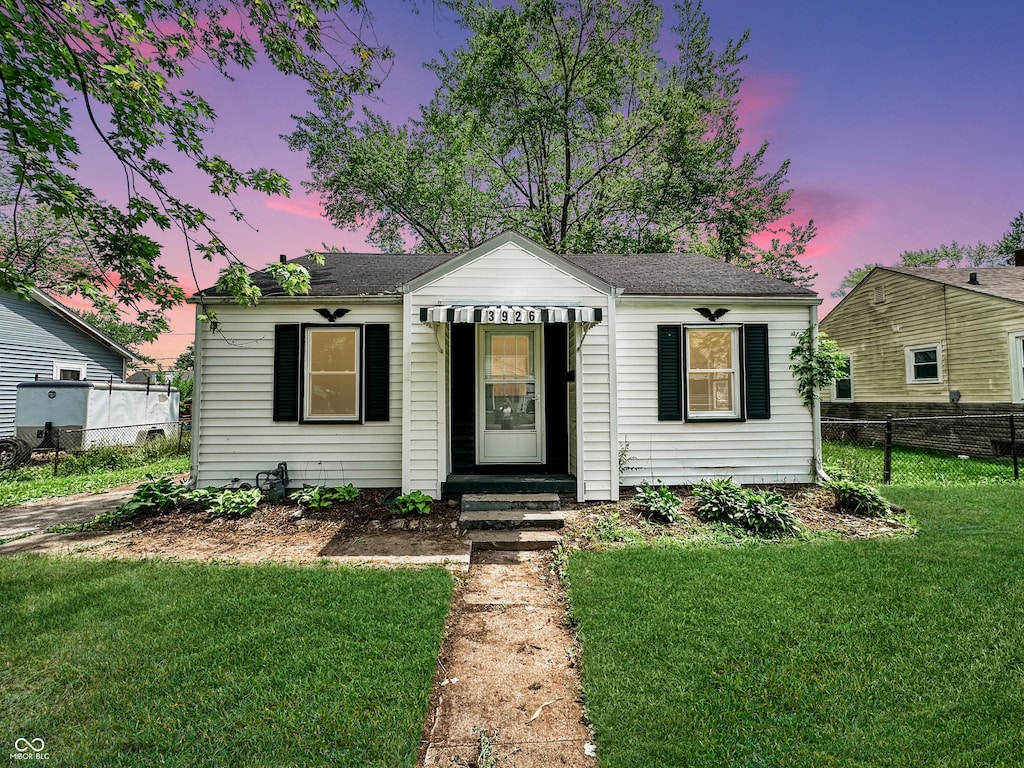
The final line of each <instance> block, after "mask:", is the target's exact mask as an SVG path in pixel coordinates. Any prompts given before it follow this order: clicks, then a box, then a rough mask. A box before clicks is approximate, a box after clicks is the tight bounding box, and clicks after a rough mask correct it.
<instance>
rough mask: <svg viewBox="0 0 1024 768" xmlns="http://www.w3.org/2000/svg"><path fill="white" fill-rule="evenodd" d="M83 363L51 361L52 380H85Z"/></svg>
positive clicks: (84, 365)
mask: <svg viewBox="0 0 1024 768" xmlns="http://www.w3.org/2000/svg"><path fill="white" fill-rule="evenodd" d="M86 367H87V366H86V364H85V363H70V362H67V361H64V360H54V361H53V379H54V381H85V371H86Z"/></svg>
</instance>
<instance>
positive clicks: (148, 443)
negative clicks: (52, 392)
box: [0, 420, 191, 476]
mask: <svg viewBox="0 0 1024 768" xmlns="http://www.w3.org/2000/svg"><path fill="white" fill-rule="evenodd" d="M190 430H191V423H190V422H189V421H188V420H183V421H168V422H159V423H154V424H130V425H121V426H116V427H92V428H88V429H84V428H79V427H50V426H49V425H48V426H47V427H46V428H45V429H41V430H39V431H38V433H35V434H31V435H28V436H27V437H16V438H5V439H4V440H2V441H0V443H2V445H0V469H17V468H18V467H20V466H23V465H25V464H27V463H29V462H30V461H36V462H40V461H43V462H52V463H53V474H54V476H56V475H57V474H59V472H60V467H61V464H62V463H66V462H67V461H68V460H69V458H73V460H76V461H78V463H81V464H83V466H85V465H88V464H89V462H90V461H93V460H95V463H96V464H97V465H98V466H104V465H107V464H110V465H111V466H113V465H115V464H117V465H120V464H122V463H124V462H125V461H129V462H130V458H128V454H133V453H135V454H139V456H138V457H137V458H140V459H143V458H146V457H148V456H151V457H156V456H158V455H172V454H174V455H181V454H183V453H184V452H186V451H187V450H188V448H189V438H190V437H191V432H190ZM101 454H110V455H111V457H112V456H113V455H114V454H120V455H121V457H120V458H116V459H115V458H111V457H107V456H105V455H101ZM83 457H84V460H79V459H82V458H83ZM96 457H98V458H96Z"/></svg>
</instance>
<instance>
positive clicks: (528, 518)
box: [459, 509, 565, 531]
mask: <svg viewBox="0 0 1024 768" xmlns="http://www.w3.org/2000/svg"><path fill="white" fill-rule="evenodd" d="M564 525H565V515H564V514H562V512H561V511H559V510H528V509H493V510H479V511H477V510H473V511H466V512H463V513H462V514H461V515H459V528H460V529H461V530H464V531H465V530H470V529H474V530H502V531H511V530H518V529H527V528H529V529H533V530H538V529H540V530H548V531H557V530H558V529H560V528H562V527H563V526H564Z"/></svg>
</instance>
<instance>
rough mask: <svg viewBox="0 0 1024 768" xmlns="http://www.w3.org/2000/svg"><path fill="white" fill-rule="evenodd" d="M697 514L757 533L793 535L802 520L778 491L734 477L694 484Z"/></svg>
mask: <svg viewBox="0 0 1024 768" xmlns="http://www.w3.org/2000/svg"><path fill="white" fill-rule="evenodd" d="M693 495H694V498H696V499H697V516H698V517H699V518H700V519H701V520H705V521H713V522H720V523H728V524H730V525H737V526H739V527H741V528H745V529H746V530H748V531H750V532H751V533H754V534H757V535H758V536H793V535H795V534H797V533H799V532H800V523H799V522H798V521H797V518H796V515H794V514H793V511H792V510H791V509H790V508H789V504H788V503H787V502H786V500H785V499H783V498H782V496H780V495H779V494H777V493H773V492H771V491H764V492H762V493H757V492H755V491H752V490H750V489H747V488H742V487H740V486H739V485H737V484H736V483H735V482H734V481H733V479H732V478H722V479H719V480H702V481H701V482H699V483H698V484H697V485H695V486H694V487H693Z"/></svg>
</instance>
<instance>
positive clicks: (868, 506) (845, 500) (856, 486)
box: [824, 479, 889, 517]
mask: <svg viewBox="0 0 1024 768" xmlns="http://www.w3.org/2000/svg"><path fill="white" fill-rule="evenodd" d="M824 487H825V490H827V491H829V492H831V494H832V495H833V496H834V497H835V500H836V506H837V507H839V509H841V510H843V511H844V512H849V513H850V514H851V515H861V516H862V517H884V516H885V515H887V514H889V502H887V501H886V500H885V499H883V498H882V495H881V494H880V493H879V492H878V491H877V490H875V489H874V488H873V487H872V486H870V485H867V484H866V483H861V482H857V481H856V480H836V479H833V480H829V481H828V482H827V483H825V486H824Z"/></svg>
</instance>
